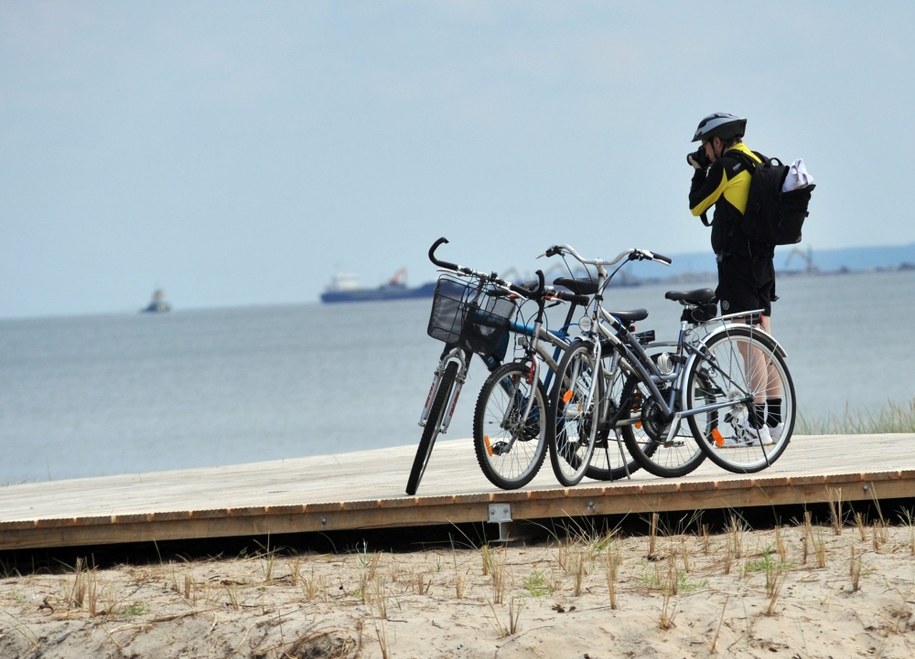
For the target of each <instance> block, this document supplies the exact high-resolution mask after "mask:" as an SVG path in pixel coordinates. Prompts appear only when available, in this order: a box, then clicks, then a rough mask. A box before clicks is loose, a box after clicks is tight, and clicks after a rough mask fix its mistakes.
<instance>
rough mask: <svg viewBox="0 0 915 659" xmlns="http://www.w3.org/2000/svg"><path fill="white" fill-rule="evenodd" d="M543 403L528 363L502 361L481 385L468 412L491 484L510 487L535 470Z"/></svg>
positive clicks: (542, 447)
mask: <svg viewBox="0 0 915 659" xmlns="http://www.w3.org/2000/svg"><path fill="white" fill-rule="evenodd" d="M532 398H533V400H532V402H531V407H530V412H529V413H528V414H527V415H525V411H526V410H527V405H528V402H529V401H531V399H532ZM546 401H547V396H546V392H545V391H544V389H543V384H542V383H541V382H540V381H539V380H534V381H533V382H532V381H531V379H530V362H523V363H522V362H510V363H508V364H503V365H502V366H500V367H499V368H497V369H496V370H495V371H493V372H492V373H490V375H489V377H488V378H486V381H485V382H484V383H483V387H482V389H481V390H480V395H479V397H478V398H477V406H476V410H475V411H474V415H473V447H474V451H475V452H476V454H477V462H479V463H480V469H482V470H483V474H485V476H486V478H488V479H489V481H490V482H491V483H492V484H493V485H495V486H496V487H500V488H502V489H503V490H515V489H517V488H519V487H522V486H524V485H527V484H528V483H529V482H530V481H531V479H532V478H533V477H534V476H536V475H537V472H538V471H540V467H541V466H542V465H543V460H544V458H545V457H546V442H547V433H546V416H547V403H546Z"/></svg>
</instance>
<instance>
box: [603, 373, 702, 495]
mask: <svg viewBox="0 0 915 659" xmlns="http://www.w3.org/2000/svg"><path fill="white" fill-rule="evenodd" d="M626 388H627V391H628V395H627V401H628V407H629V410H630V412H629V414H630V417H629V420H628V422H627V424H626V425H624V426H623V427H621V428H620V434H622V436H623V440H624V441H625V442H626V448H627V449H628V450H629V453H630V454H631V455H632V457H633V458H635V459H636V460H637V461H638V463H639V464H640V465H641V466H642V467H644V468H645V471H647V472H648V473H650V474H653V475H654V476H660V477H661V478H676V477H679V476H685V475H686V474H689V473H691V472H692V471H694V470H695V469H696V467H698V466H699V465H700V464H702V462H703V460H705V452H704V451H703V450H702V448H701V447H700V446H699V444H698V443H697V442H696V440H695V438H694V437H693V435H692V433H691V432H690V429H689V428H688V427H687V424H685V423H678V424H677V430H676V431H675V432H674V435H673V436H672V437H671V438H670V440H669V441H668V439H667V436H668V434H669V431H670V420H668V419H667V418H666V417H665V415H664V413H663V411H662V410H661V407H660V406H659V405H658V403H657V402H656V401H655V400H654V399H652V398H651V394H650V392H649V390H648V387H646V386H645V385H644V384H643V383H642V382H641V381H640V380H639V379H638V378H636V377H635V376H632V377H630V378H629V380H628V381H627V384H626Z"/></svg>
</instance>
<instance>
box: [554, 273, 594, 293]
mask: <svg viewBox="0 0 915 659" xmlns="http://www.w3.org/2000/svg"><path fill="white" fill-rule="evenodd" d="M553 283H554V284H555V285H556V286H562V287H563V288H568V289H569V290H570V291H572V292H573V293H575V294H576V295H594V294H595V293H597V282H596V281H594V280H591V279H572V278H571V277H559V278H558V279H555V280H554V281H553Z"/></svg>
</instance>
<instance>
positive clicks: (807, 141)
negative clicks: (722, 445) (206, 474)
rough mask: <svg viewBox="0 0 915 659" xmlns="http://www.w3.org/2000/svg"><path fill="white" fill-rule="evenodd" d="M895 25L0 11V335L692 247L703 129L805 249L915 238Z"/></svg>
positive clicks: (125, 1)
mask: <svg viewBox="0 0 915 659" xmlns="http://www.w3.org/2000/svg"><path fill="white" fill-rule="evenodd" d="M913 25H915V3H913V2H911V1H910V0H897V1H888V2H874V3H863V2H860V1H858V2H850V1H848V2H845V1H837V0H813V1H808V2H790V3H789V2H778V1H773V2H767V3H743V2H734V3H725V4H721V3H718V4H713V5H710V4H704V5H703V4H697V3H694V2H638V3H636V2H608V1H600V2H565V1H564V2H545V1H544V2H538V1H530V0H524V1H518V2H482V1H480V2H472V1H466V2H444V1H442V2H435V1H424V2H418V1H417V2H411V1H404V2H397V1H391V2H382V1H377V2H347V1H337V2H317V1H314V2H307V1H298V0H296V1H292V0H290V1H285V2H283V1H280V2H276V1H274V2H271V1H266V2H265V1H257V2H254V1H251V2H233V1H226V0H201V1H197V2H195V1H193V0H182V1H180V2H178V1H167V2H166V1H163V2H148V1H146V0H143V1H129V0H118V1H113V0H112V1H110V2H93V1H88V0H79V1H73V2H63V1H61V2H58V1H53V0H52V1H41V0H36V1H34V2H23V1H19V0H0V126H2V128H0V171H2V176H0V317H21V316H38V315H57V314H82V313H103V312H109V311H113V312H122V311H127V312H133V311H135V310H136V309H138V308H139V307H140V306H142V305H143V304H145V303H146V302H147V300H148V297H149V295H150V293H151V292H152V290H153V288H154V287H157V286H161V287H163V288H165V289H166V291H167V293H168V297H169V299H170V300H171V302H172V303H173V304H174V306H175V307H176V309H179V310H180V309H188V308H199V307H218V306H236V305H248V304H272V303H299V302H313V301H316V300H317V296H318V294H319V293H320V291H321V289H322V288H323V286H324V285H325V284H326V283H327V281H328V280H329V278H330V276H331V275H332V274H333V273H335V272H349V273H354V274H357V275H359V277H360V279H361V280H362V281H363V283H365V284H372V285H375V284H377V283H379V282H380V281H381V280H382V279H384V278H387V277H389V276H390V275H391V274H392V273H393V272H394V271H395V270H397V269H398V268H400V267H402V266H406V267H408V269H409V272H410V279H411V282H412V283H420V282H422V281H426V280H430V279H432V278H433V277H434V274H435V273H434V269H433V268H432V266H431V265H430V264H429V263H428V261H427V260H426V256H425V253H426V250H427V248H428V246H429V245H430V244H431V242H432V241H433V240H434V239H435V238H437V237H438V236H441V235H445V236H447V237H448V238H449V239H450V240H451V244H450V245H449V246H447V251H446V252H445V253H443V256H446V257H448V258H450V259H451V260H455V261H458V262H459V263H462V264H466V265H472V266H475V267H478V268H480V269H492V270H500V271H501V270H505V269H507V268H508V267H510V266H515V267H517V268H519V269H520V270H525V271H529V270H531V269H532V268H533V267H535V266H536V265H538V263H537V262H535V261H534V257H535V256H536V255H537V254H538V253H540V252H542V251H543V249H544V248H545V247H547V246H548V245H550V244H552V243H556V242H565V243H570V244H572V245H576V246H578V247H579V248H580V249H581V251H585V252H587V253H589V254H591V255H595V256H597V255H603V256H610V255H615V254H616V253H617V252H618V251H620V250H621V249H624V248H627V247H633V246H639V247H646V248H649V249H655V250H657V251H660V252H664V253H669V254H677V253H686V252H696V251H703V250H707V249H708V232H707V230H706V229H704V228H703V227H702V226H701V225H700V224H699V222H698V221H697V220H695V219H694V218H692V217H691V216H690V215H689V212H688V209H687V198H686V196H687V191H688V187H689V179H690V174H691V170H690V169H689V167H688V165H687V164H686V162H685V155H686V153H687V152H688V151H689V150H690V149H691V148H692V146H693V145H691V144H690V138H691V137H692V134H693V131H694V130H695V127H696V124H697V123H698V121H699V119H700V118H702V117H703V116H704V115H706V114H708V113H710V112H714V111H719V110H723V111H727V112H732V113H735V114H741V115H745V116H748V117H749V124H748V131H747V137H746V141H747V142H748V144H749V145H750V146H751V147H753V148H756V149H758V150H761V151H763V152H765V153H768V154H770V155H777V156H779V157H781V158H783V159H785V160H791V159H793V158H795V157H798V156H803V157H804V158H805V160H806V162H807V164H808V168H809V169H810V171H811V173H812V174H813V175H814V176H815V178H816V179H817V183H818V189H817V191H816V192H815V193H814V199H813V202H812V207H811V210H812V214H811V218H810V220H808V224H807V226H806V228H805V242H806V244H808V245H811V246H813V248H814V249H815V250H816V249H818V248H820V249H823V248H832V247H845V246H854V245H891V244H902V243H910V242H913V241H915V218H913V217H912V211H911V210H910V209H911V203H910V200H909V199H908V194H909V193H910V192H911V190H912V167H911V166H910V165H908V164H906V163H907V162H908V159H909V158H910V156H911V154H912V153H913V152H915V131H913V128H912V123H913V121H915V117H913V114H915V112H913V109H915V98H913V96H915V73H913V72H915V39H913V33H912V26H913Z"/></svg>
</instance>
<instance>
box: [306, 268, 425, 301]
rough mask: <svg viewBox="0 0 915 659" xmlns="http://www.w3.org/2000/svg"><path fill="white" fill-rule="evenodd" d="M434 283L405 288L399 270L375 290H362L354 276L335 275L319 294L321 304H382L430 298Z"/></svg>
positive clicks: (405, 275) (405, 273) (405, 283)
mask: <svg viewBox="0 0 915 659" xmlns="http://www.w3.org/2000/svg"><path fill="white" fill-rule="evenodd" d="M433 293H435V282H429V283H428V284H423V285H422V286H416V287H413V288H411V287H409V286H407V271H406V270H405V269H404V268H401V269H400V270H398V271H397V272H395V273H394V276H393V277H391V278H390V279H389V280H388V281H387V282H386V283H384V284H382V285H381V286H377V287H375V288H362V287H361V286H360V285H359V281H358V280H357V279H356V277H355V276H354V275H345V274H344V275H336V276H335V277H334V278H333V279H332V280H331V282H330V284H328V285H327V287H326V288H325V289H324V292H323V293H321V302H325V303H332V302H376V301H377V302H382V301H389V300H411V299H416V298H424V297H432V295H433Z"/></svg>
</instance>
